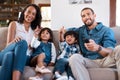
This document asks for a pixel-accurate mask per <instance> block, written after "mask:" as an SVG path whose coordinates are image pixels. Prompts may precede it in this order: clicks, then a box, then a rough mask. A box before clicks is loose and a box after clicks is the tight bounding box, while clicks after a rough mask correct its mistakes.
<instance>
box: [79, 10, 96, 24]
mask: <svg viewBox="0 0 120 80" xmlns="http://www.w3.org/2000/svg"><path fill="white" fill-rule="evenodd" d="M81 17H82V21H83V23H84V24H85V25H87V26H91V25H93V23H94V21H95V17H96V15H95V14H93V13H92V11H91V10H90V9H86V10H83V11H82V12H81Z"/></svg>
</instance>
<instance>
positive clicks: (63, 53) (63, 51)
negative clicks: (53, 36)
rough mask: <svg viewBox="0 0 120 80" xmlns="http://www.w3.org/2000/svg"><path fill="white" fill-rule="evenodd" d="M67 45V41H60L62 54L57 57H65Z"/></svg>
mask: <svg viewBox="0 0 120 80" xmlns="http://www.w3.org/2000/svg"><path fill="white" fill-rule="evenodd" d="M66 45H67V43H66V42H60V43H59V46H60V50H61V54H60V55H59V56H58V58H57V59H60V58H63V57H64V56H65V53H66V51H65V49H66Z"/></svg>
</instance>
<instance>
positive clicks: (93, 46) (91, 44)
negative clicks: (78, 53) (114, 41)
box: [84, 39, 100, 52]
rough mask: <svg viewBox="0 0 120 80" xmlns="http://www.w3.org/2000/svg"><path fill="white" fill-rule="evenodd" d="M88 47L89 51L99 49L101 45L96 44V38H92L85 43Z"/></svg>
mask: <svg viewBox="0 0 120 80" xmlns="http://www.w3.org/2000/svg"><path fill="white" fill-rule="evenodd" d="M84 45H85V47H86V49H87V50H89V51H93V52H95V51H97V50H98V49H99V47H100V45H98V44H96V43H95V41H94V40H92V39H89V43H85V44H84Z"/></svg>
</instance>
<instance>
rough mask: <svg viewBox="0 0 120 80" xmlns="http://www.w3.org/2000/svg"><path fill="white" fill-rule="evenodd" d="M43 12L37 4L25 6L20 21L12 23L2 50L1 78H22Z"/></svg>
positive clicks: (6, 79)
mask: <svg viewBox="0 0 120 80" xmlns="http://www.w3.org/2000/svg"><path fill="white" fill-rule="evenodd" d="M41 18H42V17H41V12H40V9H39V7H38V6H37V5H35V4H29V5H28V6H26V7H25V9H24V10H23V12H22V13H21V15H20V18H19V20H18V21H13V22H11V23H10V25H9V28H8V36H7V47H6V48H5V49H4V50H2V51H1V52H0V66H2V67H1V68H0V80H20V76H21V73H22V72H23V70H24V66H25V65H26V64H27V62H29V57H30V53H31V52H32V50H31V48H30V47H29V44H30V43H31V40H32V37H33V33H34V32H39V31H40V27H37V26H39V25H40V23H41Z"/></svg>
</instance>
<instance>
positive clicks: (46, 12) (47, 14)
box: [39, 4, 51, 28]
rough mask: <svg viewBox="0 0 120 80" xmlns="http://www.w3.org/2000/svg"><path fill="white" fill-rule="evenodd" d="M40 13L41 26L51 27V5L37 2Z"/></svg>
mask: <svg viewBox="0 0 120 80" xmlns="http://www.w3.org/2000/svg"><path fill="white" fill-rule="evenodd" d="M39 7H40V10H41V14H42V22H41V27H48V28H51V7H50V4H39Z"/></svg>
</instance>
